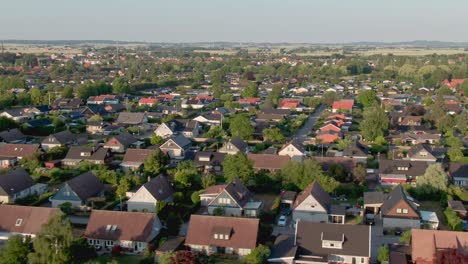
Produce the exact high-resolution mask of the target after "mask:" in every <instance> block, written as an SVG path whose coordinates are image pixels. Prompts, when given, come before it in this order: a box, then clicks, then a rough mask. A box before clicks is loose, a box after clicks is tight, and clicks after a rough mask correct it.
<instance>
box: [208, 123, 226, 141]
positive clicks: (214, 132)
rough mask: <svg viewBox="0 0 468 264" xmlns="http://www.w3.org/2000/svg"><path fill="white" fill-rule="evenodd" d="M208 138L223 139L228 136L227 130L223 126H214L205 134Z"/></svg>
mask: <svg viewBox="0 0 468 264" xmlns="http://www.w3.org/2000/svg"><path fill="white" fill-rule="evenodd" d="M203 136H204V137H206V138H213V139H221V138H223V137H225V136H226V131H224V129H223V128H222V127H221V126H212V127H210V130H208V131H207V132H206V133H205V134H204V135H203Z"/></svg>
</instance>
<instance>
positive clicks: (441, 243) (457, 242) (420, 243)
mask: <svg viewBox="0 0 468 264" xmlns="http://www.w3.org/2000/svg"><path fill="white" fill-rule="evenodd" d="M466 245H468V233H465V232H454V231H442V230H424V229H413V230H412V231H411V246H412V250H411V254H412V259H413V262H414V263H433V260H434V255H435V253H436V252H437V250H438V249H450V248H453V249H458V250H459V252H460V253H462V254H463V255H465V256H467V255H468V254H467V253H468V252H467V250H466Z"/></svg>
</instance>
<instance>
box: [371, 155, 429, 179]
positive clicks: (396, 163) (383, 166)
mask: <svg viewBox="0 0 468 264" xmlns="http://www.w3.org/2000/svg"><path fill="white" fill-rule="evenodd" d="M427 166H428V164H427V162H425V161H410V160H386V159H381V160H380V162H379V173H380V174H401V175H407V176H413V177H414V176H421V175H424V173H425V172H426V168H427ZM403 167H405V168H408V170H398V168H403Z"/></svg>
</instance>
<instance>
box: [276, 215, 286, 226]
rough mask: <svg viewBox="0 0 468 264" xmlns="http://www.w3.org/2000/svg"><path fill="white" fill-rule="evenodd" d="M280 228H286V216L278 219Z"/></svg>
mask: <svg viewBox="0 0 468 264" xmlns="http://www.w3.org/2000/svg"><path fill="white" fill-rule="evenodd" d="M278 226H286V216H285V215H282V216H280V217H279V218H278Z"/></svg>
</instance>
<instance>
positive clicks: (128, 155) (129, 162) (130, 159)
mask: <svg viewBox="0 0 468 264" xmlns="http://www.w3.org/2000/svg"><path fill="white" fill-rule="evenodd" d="M154 152H155V150H154V149H127V151H126V152H125V155H124V157H123V160H122V163H120V167H122V168H123V169H124V170H125V171H136V170H138V169H140V168H141V167H142V166H143V164H144V163H145V160H146V158H147V157H148V156H149V155H151V154H152V153H154Z"/></svg>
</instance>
